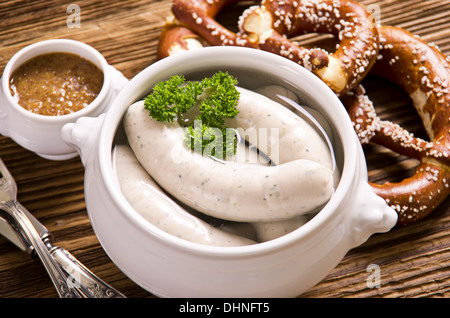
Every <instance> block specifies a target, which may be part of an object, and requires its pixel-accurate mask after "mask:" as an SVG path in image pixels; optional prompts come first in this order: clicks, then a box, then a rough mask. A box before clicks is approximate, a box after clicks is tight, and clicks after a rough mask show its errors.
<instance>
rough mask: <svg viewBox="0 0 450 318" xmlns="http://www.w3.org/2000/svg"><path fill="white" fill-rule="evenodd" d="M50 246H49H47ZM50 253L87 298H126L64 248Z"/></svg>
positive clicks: (52, 250)
mask: <svg viewBox="0 0 450 318" xmlns="http://www.w3.org/2000/svg"><path fill="white" fill-rule="evenodd" d="M47 246H48V244H47ZM50 253H51V254H52V256H53V257H54V259H55V261H56V262H57V263H58V265H59V267H60V268H62V269H63V270H64V271H65V272H66V275H67V279H69V280H71V283H72V284H73V286H74V288H76V290H77V291H78V292H79V293H80V294H82V295H83V296H84V297H86V298H125V296H124V295H122V294H121V293H120V292H118V291H117V290H115V289H114V288H112V287H111V286H109V285H108V284H106V283H105V282H103V281H102V280H101V279H100V278H98V277H97V276H96V275H94V274H93V273H92V272H91V271H90V270H89V269H87V268H86V267H85V266H84V265H83V264H81V263H80V262H79V261H78V260H77V259H76V258H75V257H74V256H72V254H70V253H69V252H68V251H67V250H65V249H63V248H62V247H59V246H55V247H51V248H50Z"/></svg>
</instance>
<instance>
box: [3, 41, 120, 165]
mask: <svg viewBox="0 0 450 318" xmlns="http://www.w3.org/2000/svg"><path fill="white" fill-rule="evenodd" d="M51 52H67V53H73V54H76V55H79V56H81V57H83V58H85V59H87V60H89V61H91V62H92V63H94V64H95V65H96V66H98V67H99V68H100V70H102V72H103V75H104V80H103V86H102V89H101V91H100V93H99V94H98V96H97V97H96V98H95V100H94V101H93V102H92V103H91V104H89V105H88V106H87V107H86V108H84V109H82V110H80V111H77V112H75V113H71V114H68V115H63V116H44V115H39V114H35V113H32V112H30V111H27V110H25V109H24V108H23V107H21V106H20V105H19V104H17V102H16V101H15V100H14V99H13V98H12V96H11V92H10V90H9V81H10V77H11V75H12V74H13V72H14V71H15V70H16V68H18V67H19V66H20V65H21V64H23V63H24V62H26V61H27V60H29V59H31V58H33V57H35V56H37V55H40V54H44V53H51ZM127 82H128V80H127V79H126V78H125V77H124V76H123V75H122V74H121V73H120V72H119V71H117V70H116V69H115V68H114V67H112V66H110V65H108V63H107V62H106V60H105V58H104V57H103V56H102V55H101V54H100V53H99V52H98V51H97V50H95V49H94V48H93V47H91V46H89V45H87V44H85V43H82V42H79V41H74V40H68V39H54V40H47V41H42V42H37V43H34V44H32V45H29V46H27V47H25V48H23V49H22V50H20V51H19V52H17V53H16V54H15V55H14V56H13V57H12V58H11V59H10V60H9V61H8V64H6V67H5V69H4V71H3V75H2V79H1V89H0V134H2V135H3V136H7V137H10V138H11V139H13V140H14V141H15V142H16V143H18V144H19V145H21V146H22V147H24V148H26V149H28V150H30V151H33V152H35V153H36V154H38V155H39V156H41V157H44V158H47V159H51V160H65V159H69V158H71V157H75V156H77V155H78V153H77V152H76V151H74V149H73V148H72V147H70V146H69V145H67V144H66V143H65V142H64V141H63V140H62V139H61V133H60V132H61V128H62V127H63V126H64V125H65V124H67V123H73V122H75V121H76V120H77V119H78V118H80V117H86V116H94V117H96V116H98V115H100V114H101V113H103V112H105V111H106V110H107V108H108V106H109V105H110V103H111V100H112V99H113V98H114V96H115V95H116V94H117V93H118V91H119V90H120V89H121V88H122V87H123V86H124V85H125V84H126V83H127Z"/></svg>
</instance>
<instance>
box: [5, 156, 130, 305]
mask: <svg viewBox="0 0 450 318" xmlns="http://www.w3.org/2000/svg"><path fill="white" fill-rule="evenodd" d="M0 209H1V210H2V211H0V212H3V213H6V214H7V215H6V217H7V218H8V220H9V221H8V224H10V225H11V229H13V230H15V231H20V233H18V237H19V238H20V239H21V241H22V242H25V246H26V245H27V244H28V245H29V246H27V247H29V248H27V250H28V252H29V253H31V251H35V252H36V255H37V256H38V257H39V258H40V260H41V261H42V263H43V265H44V267H45V268H46V270H47V272H48V274H49V276H50V278H51V280H52V282H53V284H54V286H55V288H56V290H57V292H58V295H59V296H60V297H62V298H96V297H108V298H124V296H123V295H122V294H121V293H120V292H118V291H116V290H115V289H114V288H112V287H111V286H109V285H108V284H106V283H104V282H103V281H102V280H101V279H100V278H98V277H97V276H95V275H94V274H93V273H92V272H91V271H89V270H88V269H87V268H86V267H85V266H84V265H82V264H81V263H80V262H79V261H78V260H76V259H75V257H73V256H72V255H71V254H70V253H69V252H68V251H66V250H65V249H63V248H61V247H58V246H53V245H52V242H51V235H50V233H49V232H48V231H47V229H46V228H45V227H44V226H43V225H42V224H40V223H39V222H38V221H37V220H36V218H34V217H33V216H32V215H31V213H30V212H28V211H27V209H26V208H25V207H23V206H22V205H21V204H20V203H19V202H18V201H17V185H16V182H15V181H14V179H13V177H12V175H11V173H10V172H9V170H8V169H7V168H6V166H5V164H4V163H3V161H2V160H1V159H0ZM1 216H2V213H0V217H1ZM5 223H6V222H5ZM36 227H39V231H38V230H37V229H36Z"/></svg>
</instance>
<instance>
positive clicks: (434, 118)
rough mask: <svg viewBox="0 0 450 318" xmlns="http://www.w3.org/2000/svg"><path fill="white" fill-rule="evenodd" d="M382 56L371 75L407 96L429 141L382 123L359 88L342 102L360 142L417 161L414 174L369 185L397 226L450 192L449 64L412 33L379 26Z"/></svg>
mask: <svg viewBox="0 0 450 318" xmlns="http://www.w3.org/2000/svg"><path fill="white" fill-rule="evenodd" d="M378 31H379V34H380V42H381V43H380V44H381V45H380V58H379V60H378V61H377V62H376V64H375V65H374V67H373V69H372V72H373V73H375V74H377V75H379V76H382V77H384V78H386V79H388V80H390V81H393V82H395V83H397V84H398V85H400V86H401V87H402V88H403V89H405V91H406V92H407V93H408V95H409V96H410V97H411V99H412V101H413V104H414V106H415V108H416V109H417V112H418V114H419V115H420V117H421V119H422V122H423V124H424V127H425V130H426V132H427V135H428V136H429V138H430V141H425V140H422V139H420V138H416V137H414V136H412V135H411V134H410V133H409V132H408V131H406V130H404V129H403V128H401V127H400V126H399V125H397V124H394V123H391V122H389V121H383V120H381V119H380V118H379V117H378V116H377V115H376V113H375V109H374V106H373V104H372V102H371V101H370V100H369V99H368V97H367V96H366V95H365V92H364V89H363V88H362V86H361V85H359V86H358V87H357V88H355V89H354V90H353V91H352V92H351V93H349V94H348V95H347V96H344V97H342V98H341V100H342V101H343V103H344V105H345V106H346V108H347V110H348V112H349V115H350V117H351V119H352V122H353V125H354V128H355V131H356V133H357V135H358V137H359V140H360V141H361V143H362V144H367V143H369V142H372V143H375V144H379V145H383V146H385V147H387V148H389V149H391V150H393V151H395V152H397V153H399V154H403V155H406V156H409V157H413V158H416V159H419V160H420V164H419V166H418V167H417V169H416V172H415V174H414V175H413V176H412V177H410V178H406V179H404V180H403V181H401V182H398V183H391V182H386V183H385V184H381V185H380V184H375V183H371V185H372V187H373V189H374V191H375V193H376V194H378V195H379V196H381V197H383V198H384V199H385V200H386V202H387V203H388V204H389V205H390V206H391V207H393V208H394V209H395V210H396V211H397V212H398V215H399V218H398V221H397V224H398V225H406V224H409V223H412V222H414V221H417V220H419V219H422V218H423V217H425V216H426V215H428V214H429V213H430V212H431V211H433V210H434V209H435V208H436V207H437V206H438V205H439V204H440V203H442V202H443V201H444V200H445V199H446V198H447V196H448V195H449V194H450V82H449V81H450V62H449V59H448V58H446V57H445V56H444V55H443V54H442V53H441V52H440V51H439V50H438V48H436V47H435V46H432V45H430V44H428V43H427V42H426V41H424V40H422V39H420V38H419V37H417V36H414V35H413V34H411V33H410V32H408V31H406V30H404V29H401V28H397V27H391V26H380V27H379V28H378Z"/></svg>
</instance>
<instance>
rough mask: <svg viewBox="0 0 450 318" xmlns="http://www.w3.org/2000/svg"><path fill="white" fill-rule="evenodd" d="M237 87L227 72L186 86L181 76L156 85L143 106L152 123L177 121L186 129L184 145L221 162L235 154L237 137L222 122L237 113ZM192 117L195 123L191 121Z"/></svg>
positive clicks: (234, 79) (175, 76)
mask: <svg viewBox="0 0 450 318" xmlns="http://www.w3.org/2000/svg"><path fill="white" fill-rule="evenodd" d="M237 84H238V81H237V80H236V78H234V77H233V76H231V75H230V74H228V73H227V72H217V73H215V74H214V75H213V76H211V77H207V78H204V79H203V80H202V81H201V82H197V81H188V82H186V80H185V78H184V76H183V75H174V76H172V77H171V78H170V79H169V80H167V81H164V82H159V83H157V84H156V85H155V87H154V88H153V92H152V93H151V94H150V95H148V96H147V97H146V98H145V104H144V105H145V108H146V109H147V110H148V111H149V113H150V116H152V117H153V118H154V119H156V120H158V121H168V122H173V121H174V120H176V121H177V122H178V123H179V124H180V125H181V126H183V127H185V130H186V139H185V143H186V145H187V146H188V147H190V148H191V149H192V150H194V151H198V152H201V153H202V154H205V153H206V154H210V155H212V156H215V157H217V158H220V159H224V158H225V157H226V156H227V155H230V154H234V152H235V150H236V144H237V138H236V134H235V133H234V131H233V130H232V129H230V128H228V127H226V126H225V120H226V119H227V118H234V117H235V116H236V115H237V114H238V113H239V111H238V109H237V108H236V106H237V103H238V100H239V92H238V91H237V89H236V87H235V86H236V85H237ZM193 113H194V114H196V116H195V118H194V120H192V119H191V118H190V115H192V114H193Z"/></svg>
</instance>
